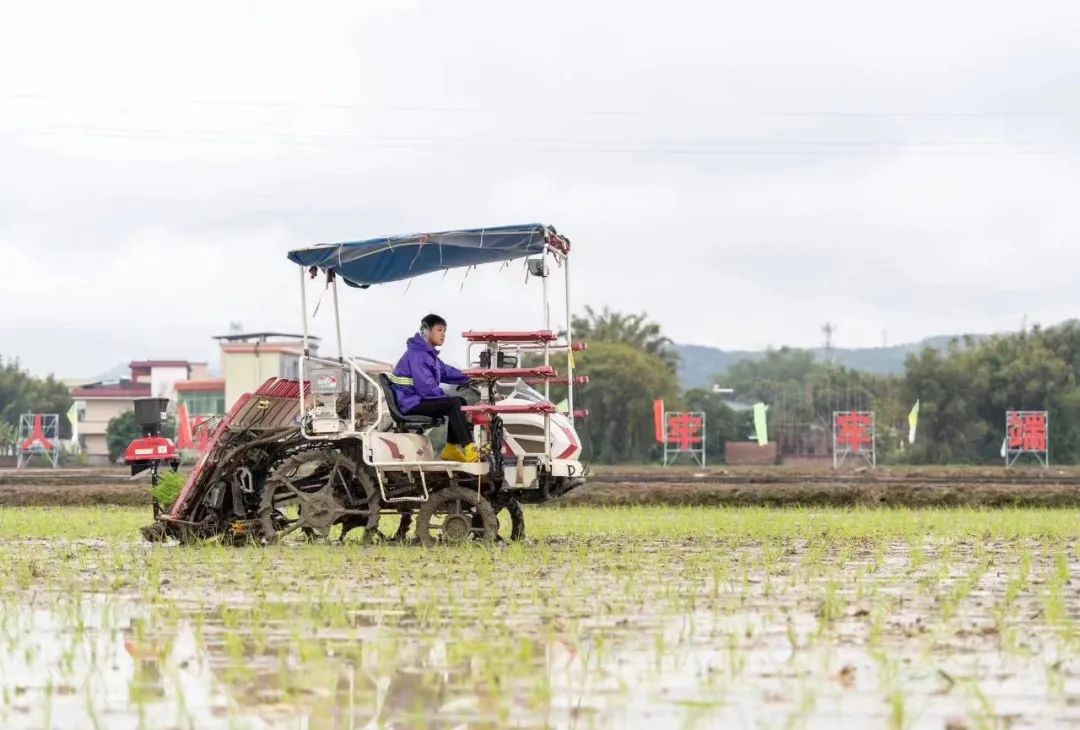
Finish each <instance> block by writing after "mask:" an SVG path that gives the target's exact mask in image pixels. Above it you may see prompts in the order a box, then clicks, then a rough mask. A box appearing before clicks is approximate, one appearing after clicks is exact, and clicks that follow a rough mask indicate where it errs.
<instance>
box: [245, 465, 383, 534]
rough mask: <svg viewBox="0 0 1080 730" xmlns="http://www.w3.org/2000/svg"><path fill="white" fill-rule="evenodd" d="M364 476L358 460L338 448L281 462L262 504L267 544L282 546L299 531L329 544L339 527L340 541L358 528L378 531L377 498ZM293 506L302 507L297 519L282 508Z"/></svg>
mask: <svg viewBox="0 0 1080 730" xmlns="http://www.w3.org/2000/svg"><path fill="white" fill-rule="evenodd" d="M363 477H364V474H363V472H362V471H361V469H360V467H359V466H358V465H357V464H356V463H355V462H354V461H352V460H351V459H349V458H348V457H347V456H345V455H344V454H342V453H340V452H339V451H337V450H334V449H328V448H327V449H312V450H310V451H303V452H301V453H299V454H295V455H293V456H291V457H289V458H288V459H285V460H284V461H282V462H280V463H279V464H277V465H276V466H275V467H274V469H273V471H272V472H271V475H270V478H269V479H268V480H267V482H266V485H265V486H264V488H263V494H262V499H261V501H260V505H259V522H260V526H261V532H262V535H261V537H262V542H263V543H264V544H270V543H274V542H278V541H279V540H280V539H281V538H282V537H284V536H285V535H288V534H289V533H291V532H293V531H295V530H300V531H301V532H302V533H303V534H305V535H307V536H308V538H309V539H317V540H326V539H327V538H329V535H330V530H331V528H332V527H333V526H334V525H341V528H342V534H341V539H344V536H345V534H346V533H348V531H349V530H350V529H352V528H353V527H363V528H365V529H371V528H378V525H379V498H378V494H376V493H374V492H373V491H372V490H371V489H370V484H368V483H367V481H365V480H364V478H363ZM290 502H291V503H294V504H296V506H297V518H296V519H288V518H286V517H285V516H284V514H283V513H282V512H281V510H280V508H281V506H282V505H283V504H287V503H290Z"/></svg>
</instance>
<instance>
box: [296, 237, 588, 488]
mask: <svg viewBox="0 0 1080 730" xmlns="http://www.w3.org/2000/svg"><path fill="white" fill-rule="evenodd" d="M539 228H540V229H541V230H542V231H543V234H544V244H543V247H542V250H539V251H535V252H533V251H530V252H528V253H518V254H516V255H513V256H508V257H507V258H505V259H502V261H510V260H512V259H515V258H526V259H527V258H532V257H534V256H535V255H537V254H539V256H540V257H541V260H542V261H544V262H545V264H544V266H545V270H544V276H542V277H540V279H541V282H542V285H541V299H542V307H543V309H542V313H543V326H544V329H546V330H550V329H551V302H550V287H549V285H548V279H549V278H550V271H549V270H547V261H548V258H549V257H550V258H551V259H552V260H553V261H554V262H555V263H556V264H558V265H559V266H560V267H561V268H562V270H563V288H564V291H563V303H564V305H565V311H564V323H565V327H566V344H565V345H559V346H557V347H558V349H562V348H563V347H565V349H566V371H567V373H566V374H567V379H568V382H567V386H566V387H567V407H568V417H569V418H571V419H573V418H574V353H573V328H572V315H571V311H572V310H571V302H572V297H571V288H570V256H569V254H570V242H569V240H568V239H566V238H565V237H563V236H561V235H559V234H558V233H556V232H555V230H554V229H552V228H548V227H544V226H541V227H539ZM485 230H486V229H477V231H463V232H457V233H461V234H466V233H479V235H480V236H481V238H482V237H483V235H484V231H485ZM492 230H499V231H506V230H508V229H507V228H502V229H492ZM426 235H427V234H421V235H420V236H415V237H411V238H415V239H418V240H423V238H424V236H426ZM446 235H455V232H448V233H442V234H430V236H432V237H435V236H446ZM403 238H404V237H403ZM384 240H385V241H387V242H390V241H393V240H394V239H393V238H387V239H384ZM348 245H350V244H340V245H339V252H338V254H337V257H336V258H337V261H339V262H340V261H342V258H341V255H340V247H344V246H348ZM357 245H360V244H357ZM320 248H321V247H320ZM330 248H331V247H327V249H328V251H329V250H330ZM390 249H392V246H390V248H389V249H385V248H384V249H383V250H390ZM311 250H313V249H305V250H301V251H293V252H290V254H289V258H290V259H291V260H293V261H294V262H295V263H297V264H298V265H299V269H300V300H301V317H302V320H303V321H302V329H301V336H302V343H303V352H302V354H301V356H300V358H299V378H300V382H301V383H304V382H306V376H305V370H306V365H307V363H309V362H310V363H313V364H317V365H324V366H330V367H341V368H343V369H347V370H348V372H349V377H348V386H349V396H350V398H349V402H350V406H349V423H348V424H347V428H346V429H344V430H342V431H339V432H337V433H333V434H315V433H311V432H309V431H308V429H307V428H306V427H305V422H306V420H307V403H306V399H305V395H304V388H303V387H301V388H300V430H301V434H302V435H303V437H304V438H306V439H308V440H320V441H322V440H335V439H340V438H349V437H353V438H355V437H360V438H361V439H362V440H363V442H364V448H363V449H362V451H363V458H364V461H365V463H366V464H367V465H368V466H373V467H376V471H377V472H381V470H379V469H378V467H380V466H388V467H391V466H392V467H395V468H401V467H403V466H407V467H409V468H414V467H415V468H416V471H417V472H418V473H419V475H420V479H421V486H422V489H423V494H424V496H423V497H418V498H415V499H417V500H418V501H423V500H424V499H426V497H427V494H428V488H427V483H426V479H425V478H424V471H425V468H427V469H428V470H436V469H442V468H445V467H446V463H445V462H442V461H408V462H401V461H395V462H393V463H392V464H389V463H388V464H381V463H379V462H376V461H375V460H374V456H373V455H374V449H373V447H372V446H371V438H370V437H371V436H372V434H374V433H375V432H376V431H377V429H378V428H379V426H380V424H381V423H382V422H383V421H384V420H385V419H386V417H387V416H388V414H389V409H388V408H387V406H386V400H385V396H384V394H383V392H382V388H381V387H380V386H379V384H378V383H377V382H376V381H375V379H374V378H372V377H371V375H369V374H368V373H367V372H366V370H365V369H364V368H363V366H362V363H364V362H369V363H370V362H374V361H371V360H368V359H367V358H362V357H350V356H346V355H345V345H344V340H343V337H342V334H341V333H342V326H341V308H340V305H339V299H338V279H339V278H342V277H341V275H340V274H339V272H338V271H337V268H336V267H335V266H321V265H319V264H312V265H311V266H310V267H309V265H308V264H306V263H303V262H302V261H300V260H298V259H301V258H302V255H303V254H304V253H305V252H307V251H311ZM324 260H325V259H324ZM331 261H333V257H331ZM475 265H476V264H473V265H471V266H468V267H467V268H471V267H472V266H475ZM310 268H317V269H318V270H321V271H323V272H324V274H325V275H326V276H327V279H328V281H327V284H328V286H329V287H330V289H331V304H332V309H333V318H334V334H335V339H336V342H337V360H333V359H330V358H325V357H316V356H312V355H311V346H310V340H311V335H310V332H309V327H308V300H307V281H308V272H309V269H310ZM442 270H443V271H447V270H449V267H448V268H446V269H442ZM426 273H433V272H431V271H421V272H419V273H418V274H417V276H421V275H423V274H426ZM398 280H400V278H395V279H388V280H387V281H386V282H372V283H389V281H398ZM370 285H371V284H363V285H362V286H363V287H365V288H366V286H370ZM551 350H552V345H551V343H550V342H544V346H543V351H544V364H545V365H549V364H550V362H551ZM358 379H360V380H363V381H365V382H366V383H367V384H368V386H369V387H370V388H372V390H373V392H374V393H375V397H376V399H377V415H376V418H375V420H374V421H373V422H372V423H371V424H370V425H368V427H367V428H365V429H363V430H362V431H357V430H356V396H357V392H356V386H357V383H358ZM544 396H545V398H547V399H548V400H550V384H548V383H546V382H545V385H544ZM550 421H551V419H550V417H548V416H545V418H544V424H545V437H546V441H547V444H548V449H549V452H548V453H547V454H545V456H546V461H547V462H548V463H549V464H550V461H551V458H552V457H551V454H550V444H551V422H550ZM379 488H380V491H382V492H383V497H384V498H385V497H386V494H385V489H384V487H383V483H382V478H381V473H380V479H379Z"/></svg>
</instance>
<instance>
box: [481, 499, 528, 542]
mask: <svg viewBox="0 0 1080 730" xmlns="http://www.w3.org/2000/svg"><path fill="white" fill-rule="evenodd" d="M491 506H492V508H493V509H494V510H495V517H496V520H497V521H496V523H495V524H496V525H497V527H496V529H497V530H498V534H497V536H496V537H497V539H498V540H499V541H500V542H517V541H518V540H524V539H525V511H524V510H522V509H521V503H520V502H518V501H517V500H516V499H514V498H513V497H510V496H508V495H506V494H500V495H498V496H497V497H495V498H494V499H492V500H491ZM503 512H506V513H507V516H508V517H509V518H510V534H508V535H507V534H504V533H503V531H502V520H501V519H499V518H501V517H502V514H503ZM473 522H474V524H475V523H476V520H475V519H474V521H473Z"/></svg>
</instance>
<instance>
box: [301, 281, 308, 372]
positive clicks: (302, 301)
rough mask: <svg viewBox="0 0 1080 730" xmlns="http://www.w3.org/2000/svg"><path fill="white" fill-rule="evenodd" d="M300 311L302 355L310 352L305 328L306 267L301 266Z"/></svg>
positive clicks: (305, 355)
mask: <svg viewBox="0 0 1080 730" xmlns="http://www.w3.org/2000/svg"><path fill="white" fill-rule="evenodd" d="M300 312H301V317H302V319H303V322H302V323H301V324H302V328H301V330H300V331H301V332H302V333H303V338H304V357H307V356H308V355H309V354H310V351H309V348H308V328H307V269H305V268H304V267H303V266H301V267H300Z"/></svg>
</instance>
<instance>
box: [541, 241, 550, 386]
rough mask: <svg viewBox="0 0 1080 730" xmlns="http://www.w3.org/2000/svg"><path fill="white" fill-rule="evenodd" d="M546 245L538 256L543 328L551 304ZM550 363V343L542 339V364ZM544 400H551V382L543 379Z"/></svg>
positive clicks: (546, 321) (547, 322)
mask: <svg viewBox="0 0 1080 730" xmlns="http://www.w3.org/2000/svg"><path fill="white" fill-rule="evenodd" d="M547 257H548V247H547V246H546V245H545V246H544V253H543V254H542V255H541V256H540V281H541V283H542V285H543V292H544V295H543V296H544V329H545V330H550V329H551V306H550V305H549V304H548V268H547ZM549 365H551V344H550V343H549V342H548V341H547V340H544V366H545V367H547V366H549ZM544 400H547V401H550V400H551V383H550V381H548V380H545V381H544Z"/></svg>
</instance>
